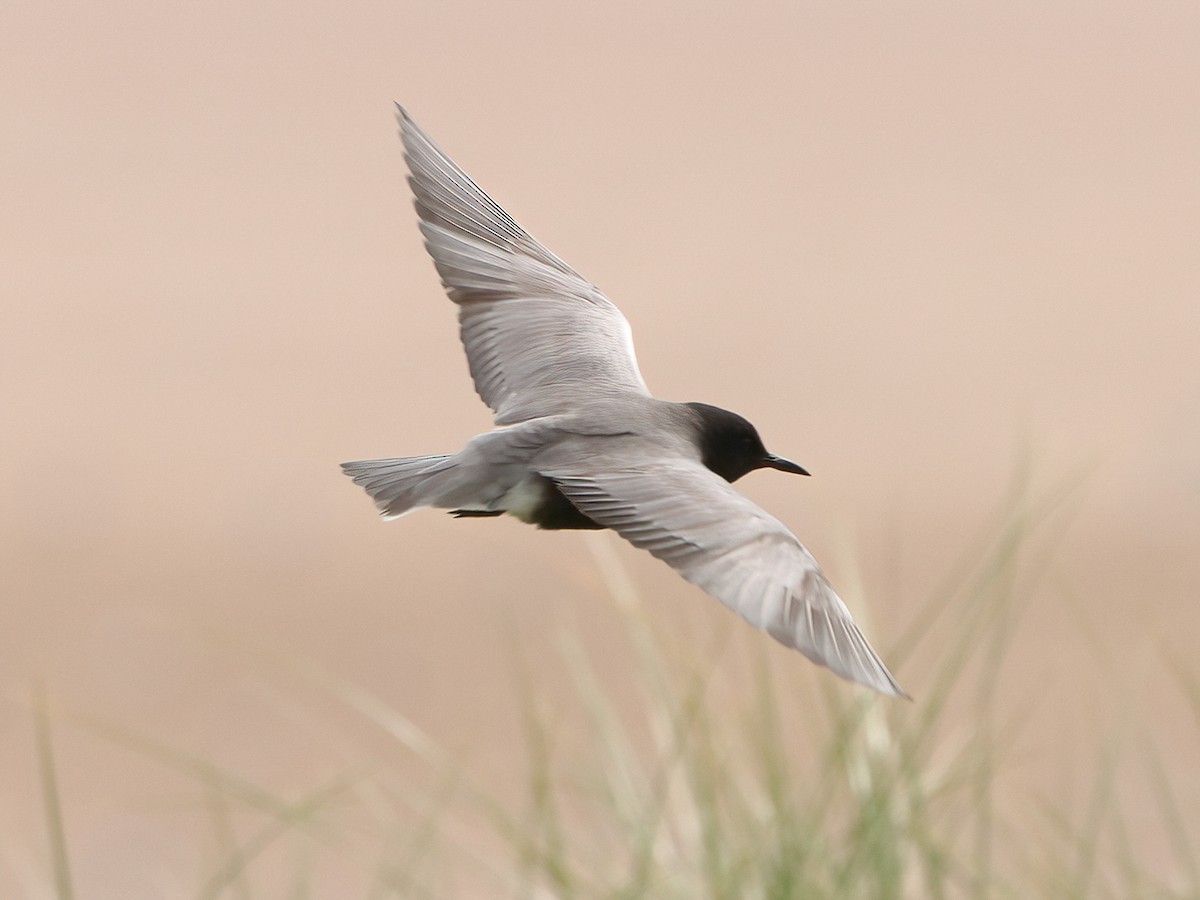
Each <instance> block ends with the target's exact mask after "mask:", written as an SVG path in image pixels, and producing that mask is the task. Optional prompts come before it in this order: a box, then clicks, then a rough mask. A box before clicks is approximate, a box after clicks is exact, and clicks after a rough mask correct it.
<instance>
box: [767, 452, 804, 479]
mask: <svg viewBox="0 0 1200 900" xmlns="http://www.w3.org/2000/svg"><path fill="white" fill-rule="evenodd" d="M762 465H763V468H766V469H778V470H779V471H780V472H791V473H792V474H793V475H807V474H808V470H807V469H805V468H804V467H803V466H798V465H796V464H795V463H794V462H792V461H791V460H790V459H784V458H783V457H782V456H775V455H774V454H771V453H768V454H767V455H766V456H765V457H763V461H762Z"/></svg>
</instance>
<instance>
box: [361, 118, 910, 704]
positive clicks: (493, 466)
mask: <svg viewBox="0 0 1200 900" xmlns="http://www.w3.org/2000/svg"><path fill="white" fill-rule="evenodd" d="M396 108H397V119H398V121H399V123H400V136H401V139H402V140H403V143H404V157H405V160H406V161H407V162H408V168H409V171H410V175H409V178H408V183H409V185H410V187H411V188H412V192H413V196H414V201H415V206H416V210H417V214H418V216H419V217H420V229H421V233H422V234H423V235H424V238H425V248H426V249H427V250H428V251H429V255H430V256H432V257H433V262H434V265H435V266H436V267H437V271H438V274H439V275H440V276H441V280H442V285H443V286H444V288H445V290H446V293H447V294H448V295H449V297H450V299H451V300H453V301H454V303H456V304H457V305H458V319H459V326H460V334H461V337H462V343H463V347H464V349H465V350H466V354H467V361H468V363H469V366H470V371H471V377H472V378H473V379H474V382H475V390H476V391H477V392H478V394H479V396H480V397H481V398H482V399H483V401H484V402H485V403H486V404H487V405H488V406H489V407H491V409H492V410H493V412H494V413H495V420H494V421H495V424H496V426H497V427H496V428H495V429H494V430H492V431H489V432H486V433H484V434H481V435H478V436H477V437H474V438H472V439H471V440H470V441H468V442H467V444H466V446H465V447H464V448H463V449H462V450H460V451H459V452H458V453H453V454H442V455H435V456H409V457H401V458H395V459H370V460H360V461H357V462H347V463H343V464H342V468H343V470H344V471H345V472H346V474H347V475H349V476H350V477H351V478H353V479H354V481H355V483H356V484H359V485H361V486H362V487H363V488H365V489H366V491H367V493H368V494H369V495H370V496H371V498H372V499H373V500H374V501H375V505H376V506H377V507H378V509H379V511H380V513H381V514H382V515H383V517H384V518H385V519H395V518H398V517H400V516H403V515H405V514H406V513H409V512H411V511H413V510H415V509H420V508H423V507H433V508H436V509H445V510H449V511H450V512H451V513H452V514H453V515H455V516H459V517H480V516H500V515H504V514H508V515H511V516H515V517H516V518H518V519H520V520H521V521H522V522H527V523H529V524H531V525H536V526H537V527H539V528H547V529H570V528H580V529H583V528H590V529H600V528H610V529H612V530H613V531H615V532H616V533H617V534H619V535H620V536H621V537H623V538H624V539H625V540H627V541H629V543H631V544H633V545H634V546H635V547H640V548H642V549H643V550H647V551H649V552H650V553H651V554H653V555H654V556H656V557H657V558H658V559H661V560H662V561H663V562H665V563H667V564H668V565H670V566H671V567H672V568H674V569H675V571H676V572H678V573H679V574H680V575H681V576H682V577H683V578H685V579H686V580H687V581H690V582H691V583H692V584H694V585H696V586H697V587H699V588H701V589H702V590H704V591H705V592H707V593H708V594H710V595H711V596H713V597H715V598H716V599H717V600H719V601H721V602H722V603H723V604H725V605H726V606H727V607H729V608H730V609H731V610H733V611H734V612H736V613H738V614H739V615H741V616H742V617H743V618H744V619H746V620H747V621H748V622H749V623H750V624H751V625H753V626H755V627H756V628H759V629H762V630H764V631H766V632H767V633H768V634H770V635H771V636H772V637H773V638H775V639H776V640H778V641H779V642H781V643H783V644H785V645H786V646H788V647H793V648H795V649H796V650H799V651H800V652H801V653H803V654H804V655H805V656H807V657H808V658H809V659H811V660H812V661H813V662H815V663H818V664H820V665H822V666H825V667H827V668H829V669H830V670H831V671H833V672H834V673H835V674H837V675H839V676H841V677H842V678H845V679H847V680H849V681H853V682H858V683H859V684H863V685H866V686H867V687H870V688H873V689H875V690H876V691H879V692H881V693H883V694H890V695H895V696H907V694H905V692H904V691H903V690H902V689H901V687H900V685H899V684H898V683H897V682H896V679H895V678H894V677H893V676H892V674H891V672H889V671H888V668H887V666H886V665H884V663H883V661H882V660H881V659H880V658H879V655H878V654H877V653H876V652H875V651H874V650H873V649H872V647H871V645H870V643H868V641H867V639H866V638H865V637H864V636H863V634H862V632H861V631H860V630H859V628H858V626H857V625H856V624H855V623H854V619H853V618H852V617H851V615H850V611H849V610H848V609H847V608H846V604H845V603H843V602H842V600H841V598H840V597H838V595H837V594H836V593H835V592H834V590H833V587H832V586H831V585H830V583H829V580H828V579H827V578H826V577H825V575H824V574H823V573H822V572H821V569H820V567H819V566H818V565H817V563H816V560H814V559H813V557H812V555H811V554H810V553H809V552H808V550H806V549H805V548H804V546H803V545H802V544H801V543H800V541H799V540H797V539H796V537H795V536H794V535H793V534H792V533H791V531H789V530H788V529H787V527H786V526H784V525H783V524H782V523H781V522H779V521H778V520H777V519H775V518H774V517H772V516H770V515H768V514H767V513H766V512H765V511H763V510H762V509H761V508H759V507H758V506H757V505H756V504H754V503H752V502H751V501H750V500H748V499H747V498H746V497H744V496H743V495H742V494H740V493H738V492H737V491H736V490H735V489H734V488H733V486H732V482H734V481H737V480H738V479H739V478H741V477H742V476H743V475H746V474H747V473H749V472H752V471H754V470H755V469H776V470H778V471H781V472H791V473H793V474H797V475H807V474H808V472H806V471H805V470H804V469H803V468H801V467H800V466H799V465H797V464H796V463H794V462H791V461H790V460H787V459H784V458H783V457H780V456H775V455H774V454H772V453H770V452H768V451H767V449H766V447H765V446H764V445H763V441H762V438H761V437H759V434H758V431H757V430H756V429H755V427H754V426H753V425H751V424H750V423H749V422H748V421H746V420H745V419H744V418H742V417H741V416H739V415H737V414H736V413H732V412H729V411H728V410H724V409H720V408H718V407H715V406H710V405H708V404H705V403H671V402H667V401H665V400H658V399H656V398H655V397H653V396H651V394H650V391H649V390H648V389H647V387H646V383H645V381H643V380H642V375H641V373H640V372H639V371H638V365H637V359H636V357H635V356H634V350H633V340H632V335H631V332H630V329H629V323H628V322H627V321H626V319H625V317H624V316H623V315H622V314H621V311H620V310H619V309H617V307H616V306H615V305H614V304H613V303H612V302H611V301H610V300H609V299H608V298H607V297H605V296H604V294H602V293H601V292H600V291H599V289H597V288H596V287H595V286H593V285H592V284H591V283H590V282H588V281H587V280H585V279H584V278H583V277H581V276H580V275H579V274H578V273H577V272H576V271H575V270H574V269H572V268H571V267H570V266H568V265H567V264H566V263H565V262H563V261H562V260H561V259H559V258H558V257H557V256H555V255H554V254H553V253H551V252H550V251H549V250H548V249H546V247H544V246H543V245H542V244H540V243H538V242H537V241H536V240H534V239H533V238H532V237H531V236H530V235H529V233H528V232H526V231H525V230H524V229H523V228H522V227H521V226H520V225H518V224H517V223H516V221H515V220H514V219H513V218H512V217H511V216H509V215H508V213H506V212H505V211H504V210H503V209H501V207H500V206H499V204H497V203H496V202H495V201H494V200H492V198H491V197H489V196H488V195H487V194H486V193H484V192H483V191H482V190H481V189H480V188H479V187H478V186H477V185H476V184H475V182H474V181H472V180H471V179H470V178H469V177H468V176H467V174H466V173H465V172H463V170H462V169H460V168H459V167H458V166H457V165H456V164H455V163H454V162H453V161H452V160H451V159H450V158H449V157H448V156H447V155H446V154H445V153H443V152H442V151H441V150H440V149H439V148H438V147H437V145H435V144H434V143H433V141H431V140H430V139H429V138H428V137H427V136H426V135H425V133H424V132H423V131H422V130H421V129H420V128H418V127H417V125H416V123H415V122H413V120H412V118H411V117H410V116H409V115H408V113H407V112H405V110H404V108H403V107H401V106H399V104H397V107H396Z"/></svg>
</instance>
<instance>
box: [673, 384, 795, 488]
mask: <svg viewBox="0 0 1200 900" xmlns="http://www.w3.org/2000/svg"><path fill="white" fill-rule="evenodd" d="M686 405H687V406H688V407H689V408H690V409H691V410H692V411H693V412H694V413H695V414H696V425H697V428H698V431H699V438H698V441H699V444H700V459H701V461H702V462H703V463H704V465H706V466H708V468H710V469H712V470H713V471H714V472H716V473H717V474H718V475H720V476H721V477H722V478H724V479H725V480H726V481H737V480H738V479H739V478H741V477H742V476H743V475H745V474H746V473H747V472H752V471H754V470H755V469H764V468H770V469H779V471H781V472H793V473H795V474H796V475H807V474H808V472H806V471H804V469H802V468H801V467H800V466H798V465H796V464H795V463H794V462H792V461H791V460H787V459H784V458H783V457H781V456H775V455H774V454H771V453H768V452H767V448H766V447H764V446H763V442H762V438H760V437H759V436H758V431H757V430H756V429H755V428H754V426H753V425H751V424H750V423H749V422H747V421H746V420H745V419H743V418H742V417H741V416H739V415H738V414H737V413H731V412H730V411H729V410H727V409H721V408H720V407H717V406H709V405H708V404H707V403H688V404H686Z"/></svg>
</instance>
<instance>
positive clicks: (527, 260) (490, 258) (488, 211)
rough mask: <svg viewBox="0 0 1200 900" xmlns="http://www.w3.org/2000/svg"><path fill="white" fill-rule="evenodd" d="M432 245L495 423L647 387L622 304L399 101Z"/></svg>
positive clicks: (428, 243) (403, 131) (423, 229)
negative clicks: (540, 236) (482, 184)
mask: <svg viewBox="0 0 1200 900" xmlns="http://www.w3.org/2000/svg"><path fill="white" fill-rule="evenodd" d="M397 118H398V119H399V122H400V136H401V138H402V139H403V141H404V157H405V159H406V160H407V161H408V167H409V170H410V172H411V173H412V174H411V175H410V176H409V179H408V183H409V185H410V186H411V187H412V191H413V196H414V197H415V203H416V208H417V213H418V214H419V215H420V217H421V232H422V234H424V236H425V247H426V249H428V250H429V255H430V256H432V257H433V261H434V264H435V265H436V266H437V270H438V274H439V275H441V278H442V284H443V285H444V286H445V288H446V292H447V293H448V294H449V295H450V299H451V300H453V301H454V302H455V303H457V304H458V306H459V313H458V318H459V324H460V326H461V335H462V341H463V346H464V347H465V348H466V351H467V361H468V362H469V364H470V367H471V377H472V378H474V379H475V389H476V390H477V391H478V392H479V396H480V397H482V398H483V401H484V402H485V403H487V405H488V406H490V407H491V408H492V409H493V410H494V411H495V413H496V422H497V424H501V425H505V424H511V423H513V422H520V421H523V420H525V419H529V418H533V417H535V416H542V415H551V414H553V413H556V412H561V411H563V409H564V405H565V404H567V403H570V402H572V401H573V400H578V399H579V398H580V396H581V394H582V395H583V396H593V395H596V394H600V393H604V392H628V391H634V392H637V393H639V394H644V395H648V394H649V392H648V391H647V389H646V384H645V382H644V381H643V380H642V376H641V373H640V372H639V371H638V367H637V360H636V359H635V358H634V353H633V339H632V335H631V333H630V330H629V323H628V322H627V321H626V320H625V317H624V316H623V315H622V314H621V311H620V310H619V309H617V308H616V306H614V305H613V304H612V302H611V301H610V300H608V298H606V297H605V296H604V295H603V294H602V293H600V291H599V290H597V289H596V288H595V287H594V286H592V285H591V284H589V283H588V282H587V281H585V280H584V279H583V278H582V277H580V276H579V275H578V274H577V273H576V272H575V271H574V270H573V269H572V268H571V267H570V266H568V265H567V264H566V263H564V262H563V261H562V260H561V259H559V258H558V257H557V256H555V255H554V254H553V253H551V252H550V251H549V250H547V249H546V248H545V247H543V246H542V245H541V244H539V243H538V242H537V241H535V240H534V239H533V238H532V237H530V236H529V235H528V234H527V233H526V232H525V230H524V229H522V228H521V226H520V225H518V224H517V223H516V222H515V221H514V220H513V219H512V217H511V216H509V215H508V213H506V212H505V211H504V210H503V209H501V208H500V206H499V204H497V203H496V202H495V201H494V200H492V198H491V197H489V196H488V195H487V194H485V193H484V192H483V191H482V190H480V188H479V187H478V186H477V185H476V184H475V182H473V181H472V180H471V179H470V178H469V177H467V175H466V173H465V172H463V170H462V169H460V168H459V167H458V166H457V165H455V164H454V162H453V161H452V160H451V159H450V158H449V157H448V156H446V154H445V153H443V152H442V151H441V150H440V149H438V147H437V146H436V145H435V144H434V143H433V141H431V140H430V139H429V138H428V137H426V136H425V133H424V132H422V131H421V129H420V128H418V127H417V125H416V123H414V122H413V120H412V119H411V118H409V116H408V114H407V113H406V112H405V111H404V109H403V108H402V107H400V106H397Z"/></svg>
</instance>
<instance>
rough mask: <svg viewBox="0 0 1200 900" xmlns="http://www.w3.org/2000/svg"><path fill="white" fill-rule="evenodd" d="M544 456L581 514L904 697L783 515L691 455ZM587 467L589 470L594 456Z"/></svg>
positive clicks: (801, 644) (823, 660)
mask: <svg viewBox="0 0 1200 900" xmlns="http://www.w3.org/2000/svg"><path fill="white" fill-rule="evenodd" d="M548 462H549V466H548V467H540V471H541V473H542V474H543V475H545V476H546V477H548V478H551V479H552V480H553V481H554V482H555V484H557V485H558V487H559V490H561V491H562V492H563V494H565V495H566V497H567V498H568V499H569V500H570V501H571V502H572V503H573V504H574V505H575V506H576V507H577V508H578V509H579V510H580V511H581V512H583V513H584V514H585V515H587V516H589V517H590V518H592V519H594V520H595V521H596V522H598V523H600V524H602V525H606V526H608V527H609V528H612V529H613V530H615V531H616V532H617V533H618V534H620V535H621V537H623V538H625V539H626V540H627V541H629V542H630V543H631V544H633V545H634V546H636V547H640V548H642V549H643V550H648V551H650V553H652V554H654V556H656V557H658V558H659V559H661V560H663V561H664V562H666V563H667V564H669V565H670V566H671V567H672V568H674V569H675V570H676V571H677V572H678V573H679V574H680V575H682V576H683V577H684V578H686V579H687V580H688V581H690V582H692V583H693V584H695V585H697V586H698V587H700V588H702V589H704V590H705V591H706V592H708V593H709V594H711V595H712V596H714V597H716V598H717V599H718V600H720V601H721V602H722V603H724V604H725V605H726V606H728V607H729V608H730V609H732V610H733V611H734V612H736V613H738V614H739V615H741V616H742V617H743V618H744V619H746V620H747V621H748V622H749V623H750V624H751V625H754V626H755V627H756V628H761V629H763V630H765V631H766V632H768V633H769V634H770V635H771V636H772V637H774V638H775V639H776V640H778V641H780V642H781V643H783V644H786V645H787V646H789V647H794V648H795V649H797V650H799V651H800V652H801V653H803V654H804V655H805V656H807V657H808V658H809V659H811V660H812V661H813V662H816V663H819V664H821V665H823V666H826V667H828V668H829V669H831V670H833V672H834V673H836V674H837V675H840V676H841V677H842V678H846V679H848V680H850V681H856V682H858V683H859V684H864V685H866V686H867V687H871V688H874V689H875V690H877V691H879V692H881V693H883V694H892V695H896V696H907V695H906V694H905V693H904V691H903V689H902V688H901V687H900V685H899V684H897V683H896V679H895V678H893V677H892V674H891V672H889V671H888V669H887V666H885V665H884V664H883V661H882V660H881V659H880V658H879V656H878V655H877V654H876V653H875V651H874V650H873V649H872V648H871V645H870V644H869V643H868V642H867V639H866V638H865V637H863V634H862V632H861V631H859V629H858V626H857V625H855V624H854V620H853V619H852V618H851V616H850V611H849V610H848V609H847V608H846V604H844V603H843V602H842V600H841V598H840V597H838V595H837V594H836V593H834V590H833V588H832V587H831V586H830V584H829V581H828V580H827V579H826V578H825V576H824V574H822V572H821V570H820V568H819V567H818V566H817V563H816V560H814V559H813V558H812V555H811V554H810V553H809V552H808V551H807V550H806V549H805V548H804V546H803V545H802V544H801V543H800V542H799V541H798V540H797V539H796V537H795V536H794V535H793V534H792V533H791V532H790V531H788V529H787V528H786V527H785V526H784V525H783V524H782V523H781V522H779V521H778V520H777V519H775V518H773V517H772V516H770V515H768V514H767V513H765V512H764V511H763V510H762V509H760V508H759V507H758V506H756V505H755V504H754V503H752V502H751V501H750V500H748V499H746V498H745V497H743V496H742V495H741V494H739V493H738V492H737V491H736V490H734V489H733V487H731V486H730V484H729V483H728V482H726V481H725V480H724V479H723V478H721V477H720V476H718V475H716V474H714V473H713V472H710V471H709V470H708V469H707V468H705V467H704V466H703V465H701V464H700V463H699V462H693V461H691V460H686V459H668V460H650V461H647V462H645V463H641V462H639V463H638V464H637V466H636V468H632V467H631V468H628V469H617V468H614V469H612V470H611V471H601V472H597V473H595V474H586V475H584V474H578V473H577V472H575V471H572V469H574V468H576V467H574V466H571V465H570V462H569V461H568V460H564V459H562V458H559V459H551V460H548ZM564 462H565V463H566V464H565V465H564ZM580 468H582V467H580ZM587 468H588V469H589V470H592V469H594V468H595V460H594V458H593V459H590V460H588V463H587Z"/></svg>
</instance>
